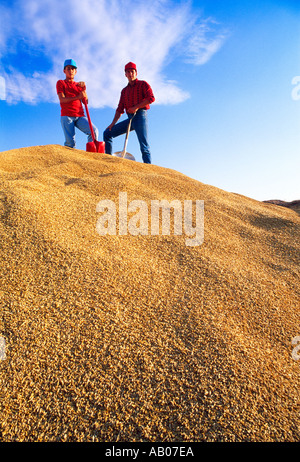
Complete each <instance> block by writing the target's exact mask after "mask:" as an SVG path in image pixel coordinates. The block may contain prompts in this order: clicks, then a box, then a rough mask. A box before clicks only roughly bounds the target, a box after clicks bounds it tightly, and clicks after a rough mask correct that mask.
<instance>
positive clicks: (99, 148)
mask: <svg viewBox="0 0 300 462" xmlns="http://www.w3.org/2000/svg"><path fill="white" fill-rule="evenodd" d="M82 102H83V104H84V105H85V110H86V115H87V118H88V121H89V126H90V130H91V135H92V138H93V141H90V142H89V143H87V144H86V150H87V151H88V152H102V153H105V143H104V141H97V140H96V137H95V133H94V130H93V125H92V121H91V118H90V113H89V110H88V105H87V100H86V98H84V99H83V100H82Z"/></svg>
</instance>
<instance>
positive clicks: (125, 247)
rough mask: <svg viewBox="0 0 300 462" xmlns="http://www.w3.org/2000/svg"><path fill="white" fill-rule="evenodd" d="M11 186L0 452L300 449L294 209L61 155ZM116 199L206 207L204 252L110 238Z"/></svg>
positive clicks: (5, 178)
mask: <svg viewBox="0 0 300 462" xmlns="http://www.w3.org/2000/svg"><path fill="white" fill-rule="evenodd" d="M0 174H1V202H0V207H1V208H0V213H1V221H0V227H1V253H0V259H1V268H2V278H1V279H2V282H1V291H0V301H1V317H0V322H1V323H0V335H1V337H2V338H4V339H5V344H6V357H5V359H4V360H2V361H0V371H1V391H2V397H1V402H0V411H1V419H0V425H1V427H0V431H1V434H0V438H1V440H2V441H107V442H108V441H130V442H133V441H151V442H154V441H159V442H162V441H169V442H171V441H189V442H193V441H298V440H299V438H300V431H299V428H300V418H299V397H300V396H299V395H300V390H299V372H300V369H299V363H297V362H296V361H295V360H293V358H292V355H291V352H292V344H291V340H292V338H293V337H295V336H297V335H300V325H299V247H300V246H299V224H300V220H299V216H298V215H297V213H295V212H294V211H292V210H289V209H287V208H283V207H275V208H274V206H272V205H271V204H266V203H260V202H257V201H255V200H252V199H249V198H247V197H243V196H240V195H237V194H232V193H227V192H225V191H222V190H220V189H217V188H215V187H212V186H208V185H205V184H202V183H200V182H198V181H195V180H192V179H190V178H188V177H186V176H184V175H182V174H180V173H178V172H176V171H172V170H169V169H166V168H161V167H157V166H154V165H145V164H141V163H138V162H131V161H125V160H121V159H118V158H112V157H109V156H106V155H102V154H94V153H87V152H84V151H79V150H69V149H66V148H63V147H60V146H55V145H51V146H38V147H32V148H23V149H18V150H13V151H7V152H4V153H1V154H0ZM120 191H123V192H124V191H125V192H127V195H128V201H131V200H134V199H140V200H144V201H146V202H147V203H150V201H151V200H153V199H160V200H161V199H167V200H169V201H171V200H173V199H177V200H180V201H184V200H188V199H189V200H194V201H195V200H204V207H205V238H204V243H203V244H202V245H201V246H195V247H187V246H186V245H185V236H184V235H182V236H173V235H170V236H151V235H150V236H141V235H140V236H132V235H125V236H119V235H116V236H110V235H107V236H100V235H99V234H98V233H97V232H96V229H95V226H96V222H97V219H98V217H99V214H97V212H96V205H97V203H98V202H99V200H101V199H111V200H113V201H117V198H118V194H119V192H120Z"/></svg>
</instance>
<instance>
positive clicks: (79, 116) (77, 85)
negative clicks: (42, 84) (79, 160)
mask: <svg viewBox="0 0 300 462" xmlns="http://www.w3.org/2000/svg"><path fill="white" fill-rule="evenodd" d="M64 73H65V74H66V78H65V80H58V82H57V83H56V91H57V94H58V98H59V102H60V107H61V125H62V129H63V132H64V135H65V146H68V147H70V148H74V147H75V127H76V128H78V129H79V130H81V131H82V132H84V133H85V134H86V135H88V141H93V138H92V135H91V130H90V126H89V121H88V119H87V118H86V117H85V115H84V110H83V106H82V99H84V98H86V99H87V94H86V88H85V83H84V82H75V80H74V78H75V75H76V73H77V64H76V62H75V61H74V60H73V59H66V60H65V63H64ZM93 128H94V134H95V137H96V140H98V129H97V127H95V126H94V125H93Z"/></svg>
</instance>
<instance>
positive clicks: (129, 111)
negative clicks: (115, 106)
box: [127, 98, 151, 114]
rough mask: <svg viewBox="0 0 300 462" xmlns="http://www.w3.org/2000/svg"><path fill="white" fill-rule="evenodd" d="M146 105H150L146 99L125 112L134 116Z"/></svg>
mask: <svg viewBox="0 0 300 462" xmlns="http://www.w3.org/2000/svg"><path fill="white" fill-rule="evenodd" d="M148 104H151V101H150V99H148V98H146V99H143V101H141V102H140V103H138V104H136V105H135V106H132V107H130V108H129V109H127V112H128V114H134V113H135V112H136V111H137V110H138V109H141V108H143V107H145V106H147V105H148Z"/></svg>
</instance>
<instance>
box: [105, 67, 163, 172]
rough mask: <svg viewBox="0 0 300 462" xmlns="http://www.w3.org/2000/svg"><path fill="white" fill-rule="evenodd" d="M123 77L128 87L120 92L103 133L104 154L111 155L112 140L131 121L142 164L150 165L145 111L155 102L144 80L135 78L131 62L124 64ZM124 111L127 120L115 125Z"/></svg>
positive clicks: (122, 132)
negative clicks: (112, 115)
mask: <svg viewBox="0 0 300 462" xmlns="http://www.w3.org/2000/svg"><path fill="white" fill-rule="evenodd" d="M125 75H126V77H127V79H128V85H127V86H126V87H125V88H123V90H122V91H121V96H120V101H119V104H118V107H117V110H116V112H115V116H114V118H113V121H112V123H111V124H110V125H109V126H108V127H107V129H106V130H105V131H104V133H103V139H104V141H105V152H106V154H112V141H113V138H115V137H117V136H119V135H123V134H124V133H126V131H127V128H128V124H129V120H130V119H131V118H132V117H133V114H135V116H134V119H133V120H132V124H131V130H135V132H136V135H137V137H138V140H139V143H140V149H141V153H142V158H143V162H144V163H146V164H151V153H150V147H149V143H148V130H147V128H148V127H147V125H148V123H147V110H148V109H149V108H150V104H151V103H153V102H154V101H155V98H154V95H153V92H152V89H151V87H150V85H149V84H148V83H147V82H145V81H144V80H139V79H138V78H137V68H136V65H135V64H134V63H132V62H130V63H128V64H126V66H125ZM124 111H126V113H127V116H128V119H127V120H124V121H122V122H119V123H117V121H118V120H119V118H120V117H121V115H122V114H123V113H124Z"/></svg>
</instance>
